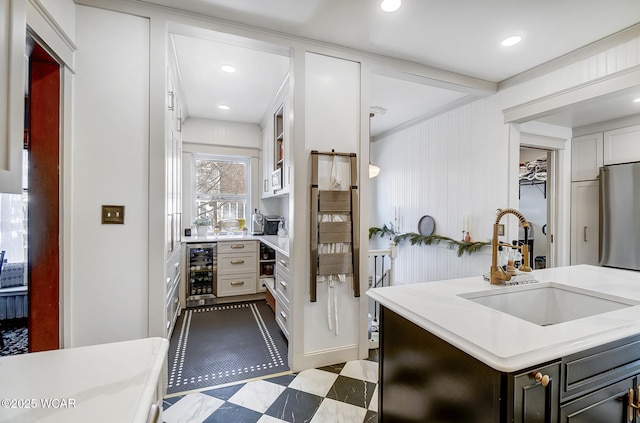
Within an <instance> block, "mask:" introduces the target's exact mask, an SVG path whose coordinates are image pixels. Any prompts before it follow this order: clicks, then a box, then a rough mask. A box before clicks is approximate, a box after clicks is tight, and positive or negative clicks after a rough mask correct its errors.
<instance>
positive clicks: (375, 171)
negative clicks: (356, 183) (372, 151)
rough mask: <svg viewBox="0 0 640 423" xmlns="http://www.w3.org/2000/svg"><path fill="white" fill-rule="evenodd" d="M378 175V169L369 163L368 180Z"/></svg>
mask: <svg viewBox="0 0 640 423" xmlns="http://www.w3.org/2000/svg"><path fill="white" fill-rule="evenodd" d="M378 173H380V168H379V167H378V166H376V165H374V164H372V163H371V162H369V179H371V178H375V177H376V176H378Z"/></svg>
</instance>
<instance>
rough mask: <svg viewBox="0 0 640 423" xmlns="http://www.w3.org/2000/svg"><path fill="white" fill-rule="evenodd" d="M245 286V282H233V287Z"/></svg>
mask: <svg viewBox="0 0 640 423" xmlns="http://www.w3.org/2000/svg"><path fill="white" fill-rule="evenodd" d="M242 285H244V281H233V282H231V286H242Z"/></svg>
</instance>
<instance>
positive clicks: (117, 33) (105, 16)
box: [66, 6, 149, 346]
mask: <svg viewBox="0 0 640 423" xmlns="http://www.w3.org/2000/svg"><path fill="white" fill-rule="evenodd" d="M76 22H77V38H78V52H77V55H76V66H77V67H76V70H77V74H76V77H75V96H74V103H75V104H74V106H75V109H74V140H73V146H69V147H70V148H72V157H71V160H72V164H71V169H70V175H67V177H71V178H72V185H71V189H72V191H73V193H72V201H71V206H70V210H66V213H69V214H71V216H72V225H73V227H72V228H71V239H70V244H71V252H70V254H71V283H70V293H71V299H70V301H71V304H70V307H69V309H68V310H66V311H67V312H68V313H70V315H71V327H70V331H71V333H70V334H69V336H70V345H69V346H80V345H87V344H95V343H102V342H112V341H120V340H126V339H134V338H141V337H145V336H147V323H148V322H147V316H148V305H147V297H148V283H149V281H148V279H149V278H148V267H147V263H148V226H147V222H148V201H149V200H148V196H149V190H148V185H149V180H148V172H149V23H148V20H147V19H143V18H139V17H136V16H132V15H126V14H121V13H115V12H109V11H105V10H101V9H96V8H92V7H84V6H78V8H77V20H76ZM103 204H115V205H124V206H125V223H124V225H102V224H101V205H103Z"/></svg>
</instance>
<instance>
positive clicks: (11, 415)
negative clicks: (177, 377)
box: [0, 338, 169, 423]
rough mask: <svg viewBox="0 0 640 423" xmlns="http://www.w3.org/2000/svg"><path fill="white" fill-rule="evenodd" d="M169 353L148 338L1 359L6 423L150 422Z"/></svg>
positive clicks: (0, 409)
mask: <svg viewBox="0 0 640 423" xmlns="http://www.w3.org/2000/svg"><path fill="white" fill-rule="evenodd" d="M168 348H169V342H168V341H167V340H166V339H163V338H146V339H138V340H133V341H124V342H115V343H109V344H102V345H92V346H87V347H78V348H68V349H60V350H53V351H45V352H37V353H30V354H21V355H15V356H7V357H0V380H1V381H2V383H0V401H1V404H0V422H3V423H4V422H12V423H22V422H24V423H27V422H28V423H35V422H41V423H58V422H60V423H76V422H78V423H80V422H81V423H86V422H92V423H99V422H105V423H113V422H119V423H129V422H131V423H138V422H140V423H145V422H146V421H147V418H148V415H149V411H150V409H151V405H152V404H153V402H154V401H155V400H156V394H157V393H158V386H159V385H158V383H159V381H160V380H161V379H160V378H161V372H162V368H163V365H164V361H165V359H166V356H167V350H168Z"/></svg>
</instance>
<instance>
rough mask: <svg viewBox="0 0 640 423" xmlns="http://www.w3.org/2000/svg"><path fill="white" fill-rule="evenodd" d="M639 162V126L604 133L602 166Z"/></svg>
mask: <svg viewBox="0 0 640 423" xmlns="http://www.w3.org/2000/svg"><path fill="white" fill-rule="evenodd" d="M637 161H640V125H635V126H628V127H626V128H620V129H614V130H613V131H607V132H605V133H604V164H605V165H610V164H618V163H629V162H637Z"/></svg>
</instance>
